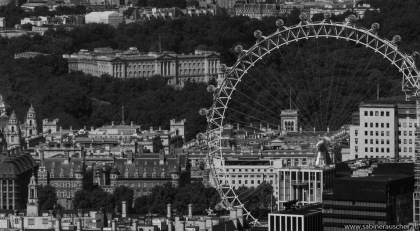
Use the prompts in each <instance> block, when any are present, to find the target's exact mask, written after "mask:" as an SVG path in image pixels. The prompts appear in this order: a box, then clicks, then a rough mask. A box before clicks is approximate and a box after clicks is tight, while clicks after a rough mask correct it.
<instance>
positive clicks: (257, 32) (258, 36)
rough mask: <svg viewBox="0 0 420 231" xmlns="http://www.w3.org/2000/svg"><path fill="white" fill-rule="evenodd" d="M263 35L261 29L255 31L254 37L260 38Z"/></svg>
mask: <svg viewBox="0 0 420 231" xmlns="http://www.w3.org/2000/svg"><path fill="white" fill-rule="evenodd" d="M261 36H262V32H261V31H260V30H256V31H254V37H255V38H257V39H259V38H261Z"/></svg>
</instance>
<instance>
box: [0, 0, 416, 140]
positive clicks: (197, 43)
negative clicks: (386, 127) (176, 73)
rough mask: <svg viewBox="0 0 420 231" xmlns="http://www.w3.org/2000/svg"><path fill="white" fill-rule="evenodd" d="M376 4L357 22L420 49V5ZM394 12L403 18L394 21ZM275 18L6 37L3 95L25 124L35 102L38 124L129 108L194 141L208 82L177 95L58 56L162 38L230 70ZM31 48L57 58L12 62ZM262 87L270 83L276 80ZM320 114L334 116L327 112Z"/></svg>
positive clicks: (166, 46) (0, 61)
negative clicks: (173, 124) (210, 55)
mask: <svg viewBox="0 0 420 231" xmlns="http://www.w3.org/2000/svg"><path fill="white" fill-rule="evenodd" d="M372 2H373V3H372V4H373V6H374V7H376V8H381V11H380V12H373V11H372V12H370V11H368V12H366V13H365V17H364V18H363V19H361V20H359V21H358V22H357V25H358V26H364V27H366V28H369V27H370V25H371V24H372V23H373V22H379V23H380V25H381V29H380V31H379V35H380V36H382V37H386V38H388V39H391V38H392V36H394V35H395V34H400V35H401V36H402V42H401V44H400V49H401V50H403V51H406V52H407V53H411V52H412V51H414V50H420V43H419V41H420V39H419V37H420V36H419V35H420V30H418V29H417V28H419V27H417V26H415V25H417V24H418V23H419V22H420V20H418V17H419V15H420V14H419V9H420V7H418V6H419V4H420V3H419V2H417V1H395V0H392V1H372ZM19 12H20V8H16V7H12V6H10V5H9V6H3V7H0V16H6V20H9V21H10V20H11V21H13V17H14V15H21V14H20V13H19ZM299 14H300V13H299V11H297V10H295V11H293V12H292V14H290V15H289V16H288V17H286V16H285V17H283V16H282V17H281V18H282V19H283V20H284V21H285V25H286V26H290V25H293V24H296V23H298V22H299ZM397 15H400V17H396V16H397ZM320 16H321V15H317V16H316V17H318V18H320ZM18 17H20V16H18ZM334 17H336V19H335V20H342V18H340V17H339V16H334ZM334 17H333V19H334ZM277 19H278V18H274V17H269V18H263V19H262V20H257V19H250V18H248V17H230V16H228V15H225V14H220V15H216V16H200V17H193V18H182V19H176V20H169V21H164V20H158V19H153V20H150V21H147V22H138V23H130V24H124V25H120V26H119V27H118V28H113V27H111V26H109V25H103V24H88V25H83V26H79V27H76V28H75V29H74V30H72V31H67V30H65V28H63V27H59V28H57V29H56V30H49V31H47V33H46V34H45V35H44V36H40V35H35V36H20V37H16V38H4V37H1V38H0V93H1V94H2V95H3V96H4V98H5V100H6V103H8V105H10V108H9V109H8V110H9V113H10V112H11V110H15V111H16V113H17V115H18V117H19V119H20V120H22V119H23V116H24V115H25V114H26V112H27V110H28V108H29V106H30V104H33V106H34V108H35V110H36V112H37V117H38V121H39V122H40V120H41V119H43V118H60V125H61V126H62V127H69V126H73V127H74V128H81V127H83V126H88V127H89V126H101V125H104V124H110V123H111V121H115V122H116V123H118V122H119V121H121V117H122V113H121V106H122V105H124V108H125V110H126V111H125V117H126V122H127V123H129V121H133V122H134V123H136V124H141V125H142V126H143V128H145V129H148V128H149V127H151V126H160V125H161V126H162V128H164V129H168V128H169V120H170V119H172V118H176V119H184V118H185V119H187V125H186V126H187V134H186V140H190V139H192V138H194V137H195V135H196V134H197V133H198V132H200V131H203V130H205V128H206V119H205V118H204V117H201V116H200V115H199V114H198V110H199V109H200V108H203V107H210V106H211V104H212V94H211V93H208V92H207V91H206V85H205V84H199V83H187V84H186V85H185V87H184V88H183V89H182V90H175V89H173V88H172V87H169V86H167V85H166V81H167V80H166V79H164V78H162V77H159V76H156V77H153V78H150V79H128V80H120V79H114V78H111V77H110V76H106V75H105V76H102V77H100V78H97V77H92V76H89V75H85V74H83V73H81V72H75V73H68V68H67V61H66V60H65V59H63V58H61V56H62V54H69V53H73V52H77V51H79V50H80V49H89V50H93V49H94V48H96V47H112V48H114V49H128V48H129V47H132V46H134V47H137V48H138V49H139V50H140V51H142V52H149V51H158V50H159V41H160V43H161V44H162V50H171V51H175V52H177V53H192V52H193V51H194V49H196V48H199V49H208V50H214V51H218V52H220V53H221V62H222V63H226V64H228V65H232V64H233V63H234V62H235V60H236V55H237V54H236V53H235V52H234V47H235V46H236V45H238V44H240V45H242V46H243V47H244V48H245V49H248V48H249V47H251V46H252V45H253V44H254V43H255V37H254V36H253V32H254V31H255V30H257V29H258V30H261V31H262V33H263V35H267V34H270V33H272V32H274V31H275V30H276V25H275V21H276V20H277ZM312 44H313V43H312ZM330 44H331V43H330V42H329V41H327V42H325V43H324V44H323V42H322V41H320V43H319V47H320V50H321V51H322V53H323V55H325V56H326V57H332V56H333V55H335V54H336V53H337V50H336V49H338V50H339V51H338V52H339V54H343V55H342V56H340V57H342V58H341V60H339V61H340V62H341V63H340V65H342V66H343V67H344V68H346V66H345V65H346V63H349V62H350V61H351V57H349V55H348V54H352V53H355V54H357V56H356V58H355V59H356V60H358V61H359V62H360V63H367V62H368V59H369V57H370V56H369V55H370V54H369V53H367V52H363V51H362V50H361V49H363V48H362V47H360V46H359V47H357V46H353V45H346V46H343V47H341V46H338V45H334V46H331V45H330ZM299 47H302V48H305V47H309V49H311V47H313V46H311V42H307V43H302V44H299ZM291 48H294V49H285V50H283V52H284V53H283V54H284V56H285V58H286V60H293V59H294V58H295V57H299V56H298V53H296V49H298V47H297V46H296V44H294V45H292V46H291ZM305 49H306V48H305ZM355 49H356V52H355ZM359 50H360V51H359ZM26 51H35V52H42V53H47V54H52V55H51V56H47V57H37V58H35V59H27V60H22V59H20V60H15V59H14V54H16V53H20V52H26ZM312 58H313V59H315V58H316V59H318V55H317V51H313V52H312V56H311V57H309V59H312ZM325 60H328V59H325ZM384 63H385V62H384ZM267 65H270V64H267ZM317 65H319V68H318V69H317V71H316V72H314V73H311V76H312V77H313V79H314V80H316V79H317V78H318V76H320V79H321V81H320V83H317V84H320V85H321V86H326V85H330V83H331V82H330V81H328V78H324V77H328V73H325V70H327V68H324V67H323V66H325V65H328V62H325V63H317ZM383 68H385V69H386V66H380V65H379V66H377V69H378V70H381V69H383ZM314 69H315V68H314ZM302 71H305V70H302V68H301V66H299V65H294V66H291V69H290V74H291V76H294V78H292V79H290V78H289V80H291V81H292V82H293V85H296V86H302V85H306V83H305V79H304V77H305V76H306V75H308V74H307V73H303V72H302ZM344 71H345V70H344ZM352 71H354V73H363V69H361V68H360V67H359V68H357V67H355V69H354V70H352ZM378 73H380V71H379V72H378V71H371V73H368V76H372V77H371V78H368V79H369V81H370V82H371V83H375V81H376V77H377V76H380V74H378ZM337 76H338V75H337ZM339 77H340V76H338V78H337V81H334V82H332V88H337V87H339V84H343V83H346V88H347V89H353V88H357V87H356V83H355V82H356V81H350V80H351V79H350V78H346V77H347V76H345V75H343V76H342V78H341V79H340V78H339ZM289 82H290V81H289ZM395 83H396V82H395ZM395 83H394V82H392V83H383V84H382V85H381V91H383V92H387V91H390V89H391V88H392V87H394V86H395ZM264 84H267V86H268V85H272V84H271V82H267V83H264ZM289 84H290V83H289ZM368 85H369V84H366V86H368ZM264 86H265V85H264ZM271 88H273V86H271ZM271 88H269V89H270V91H272V92H273V93H272V94H273V95H274V94H277V93H278V92H279V91H278V90H276V88H273V89H271ZM257 93H258V92H257ZM257 93H252V92H249V95H248V96H249V97H250V98H251V99H255V98H259V97H260V95H258V94H257ZM301 94H304V95H303V96H301V97H302V100H303V101H305V100H306V99H312V98H314V97H313V95H314V94H316V92H312V91H311V90H308V91H307V92H302V93H301ZM363 95H364V92H360V93H359V95H358V96H355V97H353V96H352V97H353V98H354V102H357V101H358V100H359V99H360V98H362V96H363ZM368 95H369V94H368ZM340 97H342V95H340V94H338V93H335V95H332V98H337V99H338V98H340ZM346 100H347V99H346ZM349 100H350V101H351V100H352V99H349ZM320 105H322V104H320ZM337 105H340V104H339V103H337ZM276 110H277V109H276ZM308 110H309V111H311V112H316V111H318V110H320V108H319V107H318V106H316V105H314V107H308ZM323 110H325V111H327V112H329V111H331V110H330V108H324V109H323ZM338 110H339V109H338ZM329 118H331V117H324V118H322V119H323V120H325V121H328V120H329ZM241 120H242V119H241Z"/></svg>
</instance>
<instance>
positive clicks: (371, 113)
mask: <svg viewBox="0 0 420 231" xmlns="http://www.w3.org/2000/svg"><path fill="white" fill-rule="evenodd" d="M389 115H390V113H389V111H365V116H389Z"/></svg>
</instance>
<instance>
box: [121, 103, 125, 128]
mask: <svg viewBox="0 0 420 231" xmlns="http://www.w3.org/2000/svg"><path fill="white" fill-rule="evenodd" d="M121 112H122V121H121V125H124V124H125V123H124V104H123V105H122V107H121Z"/></svg>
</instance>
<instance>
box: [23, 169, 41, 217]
mask: <svg viewBox="0 0 420 231" xmlns="http://www.w3.org/2000/svg"><path fill="white" fill-rule="evenodd" d="M26 209H27V216H30V217H37V216H39V205H38V185H37V183H36V181H35V176H34V175H32V177H31V181H30V182H29V185H28V204H27V207H26Z"/></svg>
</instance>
